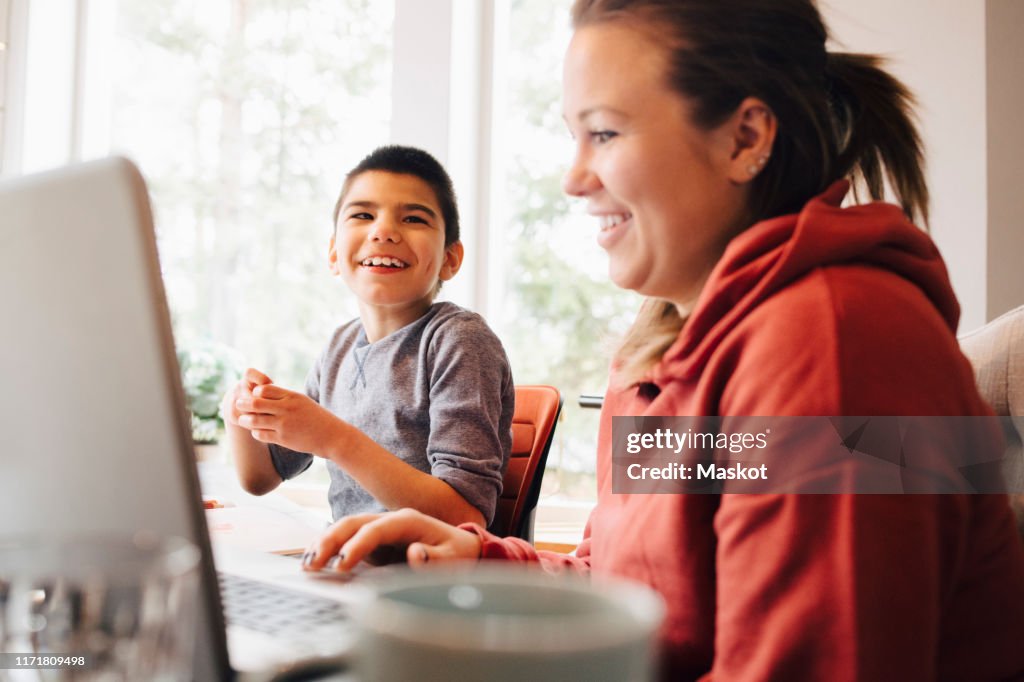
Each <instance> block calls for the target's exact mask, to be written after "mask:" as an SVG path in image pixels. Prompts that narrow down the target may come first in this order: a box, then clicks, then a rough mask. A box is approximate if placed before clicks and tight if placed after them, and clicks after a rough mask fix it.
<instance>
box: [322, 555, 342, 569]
mask: <svg viewBox="0 0 1024 682" xmlns="http://www.w3.org/2000/svg"><path fill="white" fill-rule="evenodd" d="M342 558H343V557H340V556H332V557H331V558H330V559H328V560H327V564H326V565H325V566H324V568H337V566H338V562H339V561H341V560H342Z"/></svg>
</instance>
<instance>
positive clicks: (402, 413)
mask: <svg viewBox="0 0 1024 682" xmlns="http://www.w3.org/2000/svg"><path fill="white" fill-rule="evenodd" d="M462 257H463V248H462V243H461V242H460V241H459V216H458V208H457V206H456V203H455V193H454V190H453V188H452V183H451V179H450V178H449V177H448V174H447V173H446V172H445V170H444V168H443V167H442V166H441V164H440V163H438V162H437V160H436V159H434V158H433V157H432V156H431V155H430V154H428V153H426V152H424V151H422V150H419V149H414V148H411V147H399V146H388V147H381V148H379V149H377V150H376V151H374V152H373V153H371V154H370V155H369V156H367V157H366V158H365V159H363V160H362V161H361V162H360V163H359V164H358V165H357V166H356V167H355V168H353V169H352V170H351V171H350V172H349V174H348V175H347V176H346V177H345V182H344V184H343V186H342V189H341V194H340V196H339V197H338V201H337V204H336V205H335V208H334V234H333V236H332V237H331V240H330V246H329V248H328V261H329V263H330V268H331V272H332V273H334V274H335V275H338V276H340V277H341V278H342V280H344V282H345V284H346V285H347V286H348V287H349V289H351V290H352V292H353V293H354V294H355V295H356V297H357V298H358V299H359V312H360V314H359V318H358V319H356V320H352V321H351V322H348V323H347V324H344V325H342V326H341V327H339V328H338V329H337V330H336V331H335V333H334V335H333V336H332V338H331V340H330V341H329V342H328V344H327V348H326V349H325V350H324V352H323V353H322V354H321V356H320V358H319V359H318V360H317V362H316V363H315V364H314V366H313V369H312V370H311V371H310V373H309V376H308V377H307V379H306V387H305V394H302V393H296V392H293V391H289V390H286V389H284V388H281V387H280V386H277V385H276V384H274V383H273V382H271V380H270V378H269V377H267V376H266V375H264V374H262V373H260V372H258V371H256V370H253V369H250V370H247V372H246V375H245V377H244V378H243V380H242V381H241V382H240V383H239V384H238V385H237V386H236V387H235V388H234V389H233V390H231V391H230V392H229V393H228V394H227V395H226V396H225V398H224V402H223V404H222V409H223V413H224V417H225V422H226V423H227V443H228V448H229V450H230V451H231V453H232V456H233V458H234V461H235V465H236V467H237V469H238V474H239V478H240V480H241V483H242V486H243V487H244V488H245V489H246V490H248V491H249V492H251V493H253V494H257V495H262V494H264V493H266V492H269V491H270V490H273V489H274V488H276V487H277V486H278V485H279V484H280V483H281V481H282V480H285V479H288V478H291V477H293V476H295V475H297V474H299V473H301V472H302V471H304V470H305V469H306V468H307V467H308V466H309V465H310V463H311V462H312V456H313V455H316V456H319V457H323V458H325V459H327V460H328V461H327V469H328V471H329V473H330V476H331V486H330V491H329V494H328V496H329V500H330V504H331V511H332V513H333V515H334V518H335V519H338V518H340V517H342V516H346V515H351V514H358V513H365V512H379V511H384V510H387V509H397V508H399V507H412V508H415V509H418V510H420V511H422V512H424V513H426V514H429V515H431V516H434V517H436V518H438V519H442V520H444V521H447V522H449V523H464V522H467V521H473V522H476V523H480V524H482V525H486V524H488V523H490V522H491V520H492V518H493V516H494V509H495V505H496V504H497V499H498V495H499V494H500V492H501V479H502V475H503V473H504V471H505V468H506V466H507V465H508V458H509V452H510V450H511V445H512V443H511V425H512V411H513V401H514V392H513V384H512V372H511V369H510V367H509V363H508V359H507V357H506V356H505V351H504V349H503V348H502V345H501V342H500V341H499V340H498V338H497V337H496V336H495V335H494V333H493V332H492V331H491V330H490V328H489V327H488V326H487V324H486V323H485V322H484V320H483V318H481V317H480V316H479V315H477V314H475V313H472V312H469V311H467V310H463V309H462V308H460V307H458V306H456V305H454V304H452V303H434V297H435V296H436V295H437V292H438V290H439V289H440V287H441V283H442V282H443V281H446V280H448V279H451V278H452V277H453V276H454V275H455V273H456V272H458V270H459V266H460V265H461V263H462Z"/></svg>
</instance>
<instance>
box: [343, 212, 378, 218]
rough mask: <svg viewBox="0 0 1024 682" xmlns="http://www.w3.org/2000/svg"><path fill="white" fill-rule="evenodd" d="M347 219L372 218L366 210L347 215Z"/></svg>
mask: <svg viewBox="0 0 1024 682" xmlns="http://www.w3.org/2000/svg"><path fill="white" fill-rule="evenodd" d="M348 219H349V220H373V216H372V215H370V214H369V213H367V212H366V211H360V212H359V213H353V214H352V215H350V216H349V217H348Z"/></svg>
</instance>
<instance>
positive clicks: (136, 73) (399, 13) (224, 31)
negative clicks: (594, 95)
mask: <svg viewBox="0 0 1024 682" xmlns="http://www.w3.org/2000/svg"><path fill="white" fill-rule="evenodd" d="M0 1H2V0H0ZM8 1H9V2H11V3H12V4H11V7H12V12H11V16H12V17H13V19H12V26H14V27H15V28H14V29H13V30H15V31H18V35H20V36H22V37H23V38H24V40H21V41H19V42H20V45H19V46H18V49H16V50H14V52H15V53H16V54H13V55H11V61H12V62H13V61H14V57H15V56H16V57H17V58H18V60H19V68H18V69H12V70H11V73H21V74H22V75H21V77H20V78H19V79H18V82H17V83H15V82H14V80H12V81H11V85H12V86H15V87H13V88H12V93H14V95H13V97H14V99H16V100H17V101H14V100H12V107H11V108H10V109H11V111H12V115H13V116H14V118H16V119H17V120H16V121H15V123H16V125H12V124H10V122H9V121H8V122H7V123H5V128H6V130H7V131H8V132H12V131H13V133H12V134H10V135H8V141H13V142H16V145H15V146H16V149H13V151H10V150H8V152H5V157H4V158H5V161H6V160H8V159H14V160H15V161H16V163H13V164H11V165H10V166H9V167H8V165H6V164H5V167H4V169H3V170H4V171H5V172H8V173H13V172H30V171H34V170H39V169H42V168H46V167H49V166H54V165H59V164H63V163H67V162H69V161H72V160H78V159H87V158H93V157H98V156H103V155H107V154H110V153H122V154H125V155H127V156H129V157H131V158H132V159H134V160H136V161H137V162H138V164H139V166H140V167H141V169H142V171H143V173H144V174H145V175H146V179H147V181H148V183H149V185H150V189H151V193H152V198H153V208H154V213H155V216H156V222H157V231H158V239H159V246H160V252H161V262H162V265H163V269H164V278H165V282H166V287H167V293H168V298H169V302H170V306H171V311H172V317H173V321H174V329H175V335H176V338H177V341H178V343H179V346H188V345H192V344H195V343H197V342H201V341H203V340H204V339H211V340H215V341H216V342H218V343H220V344H224V345H227V346H231V347H234V348H237V349H238V350H239V351H240V352H241V355H242V356H243V357H244V358H245V361H246V362H247V363H250V364H252V365H254V366H257V367H260V368H264V369H266V370H267V371H268V373H269V374H271V376H272V377H273V378H274V379H275V380H276V381H278V382H279V383H282V384H285V385H290V386H296V387H298V386H301V385H302V382H303V379H304V377H305V374H306V372H307V370H308V368H309V366H310V364H311V362H312V360H313V357H314V356H315V354H316V353H317V352H318V351H319V350H320V348H321V347H322V344H323V343H324V341H325V339H326V338H327V337H328V334H329V332H330V330H331V329H333V328H334V327H335V326H336V325H337V324H339V323H340V322H342V321H345V320H347V319H350V318H351V317H353V316H354V315H355V314H356V313H357V310H356V307H355V304H354V301H353V299H352V297H351V296H349V295H348V293H347V291H346V290H345V288H344V286H343V285H342V284H341V283H340V282H338V281H337V280H335V279H334V278H332V277H330V276H329V274H328V271H327V267H326V248H327V241H328V238H329V236H330V227H331V225H330V215H331V210H332V208H333V203H334V199H335V195H336V192H337V191H338V188H339V185H340V181H341V177H342V174H343V173H344V171H345V170H346V169H347V168H349V167H351V166H352V165H353V164H354V163H355V162H356V161H358V159H359V158H361V157H362V155H363V154H365V153H366V152H367V151H368V150H369V149H371V148H373V147H374V146H377V145H379V144H384V143H386V142H389V141H394V142H400V143H407V144H416V145H419V146H423V147H425V148H427V149H429V150H430V151H432V152H433V153H434V154H435V155H437V156H438V157H439V158H440V159H442V160H443V161H446V162H447V164H448V166H449V168H450V169H451V171H452V176H453V178H454V180H455V183H456V188H457V189H458V191H459V194H460V208H461V209H462V213H463V216H464V220H463V222H464V241H465V242H466V247H467V254H468V255H467V261H466V264H465V265H464V267H463V270H462V272H460V274H459V277H457V278H456V279H455V280H453V282H451V283H450V284H451V286H446V287H445V290H444V292H443V294H442V295H445V296H448V297H451V298H453V299H454V300H456V301H457V302H459V303H461V304H463V305H467V306H469V307H472V308H475V309H477V310H479V311H481V312H482V313H484V314H485V316H487V318H488V320H489V321H490V322H491V323H492V325H493V326H494V327H495V328H496V330H497V331H498V333H499V335H500V336H501V337H502V339H503V341H504V342H505V345H506V348H507V349H508V351H509V355H510V358H511V360H512V363H513V369H514V372H515V376H516V381H517V382H519V383H550V384H554V385H556V386H557V387H558V388H559V389H560V390H561V391H562V392H563V395H564V396H565V399H566V403H565V409H564V419H563V422H562V423H561V424H560V425H559V427H558V431H557V434H558V437H557V441H558V442H557V444H556V449H555V450H554V451H553V452H552V453H551V456H550V460H549V464H548V474H547V476H546V477H545V481H546V490H545V494H546V496H547V497H546V498H545V499H553V498H562V497H569V498H577V499H588V500H593V498H594V496H595V491H596V488H595V485H594V474H593V471H594V462H595V452H594V443H595V440H596V433H597V411H596V410H583V409H581V408H580V407H579V406H578V405H577V396H578V395H579V394H580V393H600V392H601V391H602V390H603V388H604V382H605V380H606V365H607V360H608V357H609V355H610V350H611V348H612V345H613V340H614V338H615V335H616V334H618V333H620V332H621V331H622V330H623V329H624V328H625V326H626V325H627V324H628V322H629V320H630V319H631V317H632V313H633V311H634V310H635V307H636V305H637V301H636V300H635V298H634V297H633V296H631V295H629V294H624V293H623V292H620V291H618V290H616V289H615V288H614V287H612V285H611V284H610V283H609V282H608V281H607V276H606V274H605V268H606V259H605V256H604V254H603V253H601V252H600V250H599V249H598V248H597V246H596V244H595V242H594V234H595V232H596V228H595V227H594V225H593V224H592V221H591V220H590V219H588V218H587V217H586V216H584V215H582V210H581V209H582V207H581V206H575V205H574V204H573V203H572V202H570V201H569V200H567V199H566V197H564V195H563V194H562V192H561V189H560V178H561V176H562V174H563V172H564V170H565V168H566V166H567V164H568V162H569V160H570V159H571V157H572V141H571V140H570V138H569V135H568V133H567V132H566V129H565V125H564V123H563V122H562V118H561V102H560V99H561V92H560V86H559V83H558V80H557V78H553V77H552V74H559V73H561V59H562V55H563V53H564V50H565V47H566V45H567V43H568V39H569V34H570V31H569V20H568V17H569V12H568V7H569V4H570V2H569V0H557V1H552V0H510V1H507V0H472V1H463V0H429V2H428V1H427V0H305V1H303V2H299V1H297V0H216V1H215V2H210V1H208V0H167V1H165V2H160V3H144V2H136V1H133V0H88V2H86V1H85V0H41V1H40V2H38V3H37V2H32V3H29V2H27V1H26V0H8ZM492 66H493V67H494V68H493V69H492ZM15 91H16V92H15ZM13 105H17V106H13ZM9 146H10V145H9ZM300 480H304V481H308V480H309V479H308V477H303V479H300ZM321 494H322V492H321ZM542 504H543V502H542Z"/></svg>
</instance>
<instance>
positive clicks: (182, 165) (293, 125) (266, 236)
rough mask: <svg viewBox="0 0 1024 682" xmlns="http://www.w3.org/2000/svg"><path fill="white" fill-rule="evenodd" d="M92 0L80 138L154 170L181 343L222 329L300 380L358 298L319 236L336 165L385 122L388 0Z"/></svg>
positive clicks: (326, 230)
mask: <svg viewBox="0 0 1024 682" xmlns="http://www.w3.org/2000/svg"><path fill="white" fill-rule="evenodd" d="M93 11H94V12H95V14H93V16H92V21H91V22H90V26H91V29H92V31H91V34H90V35H89V39H88V43H87V44H89V45H90V46H96V48H95V50H93V51H92V52H91V54H92V55H93V56H94V58H93V59H92V60H90V61H91V63H92V66H93V67H94V70H92V71H89V72H87V78H89V79H92V83H93V84H94V87H93V88H91V89H90V91H89V97H88V99H87V107H86V109H85V111H84V122H85V139H84V140H83V142H84V146H85V148H86V149H87V150H90V151H93V152H95V153H96V154H97V155H98V154H104V153H108V152H120V153H125V154H128V155H130V156H131V157H132V158H134V159H135V160H137V162H138V163H139V165H140V167H141V168H142V170H143V172H144V173H145V174H146V175H147V180H148V182H149V184H150V189H151V193H152V196H153V204H154V211H155V214H156V224H157V231H158V236H159V241H160V251H161V259H162V264H163V269H164V277H165V281H166V284H167V291H168V298H169V300H170V305H171V310H172V315H173V318H174V328H175V333H176V335H177V339H178V343H179V345H188V344H191V343H194V342H196V341H198V340H201V339H203V338H210V339H216V340H217V341H218V342H220V343H223V344H227V345H228V346H232V347H235V348H240V349H245V356H246V360H247V361H248V362H250V363H252V364H253V365H255V366H257V367H262V368H266V371H267V372H268V373H270V374H271V376H272V377H273V378H274V379H275V380H276V381H278V382H279V383H282V384H286V385H292V386H301V385H302V382H303V380H304V378H305V375H306V372H307V371H308V369H309V366H310V364H311V362H312V359H313V355H314V354H315V353H316V352H317V350H313V349H319V347H320V345H321V344H322V343H323V341H324V339H326V338H327V336H328V334H329V333H330V330H331V329H333V327H334V326H336V325H337V324H339V323H340V322H341V321H344V320H345V319H348V318H350V317H352V316H353V315H354V314H355V308H354V306H353V305H352V304H351V301H350V298H349V297H347V296H346V295H345V291H344V288H343V287H340V284H339V283H337V282H336V281H334V280H333V278H331V277H330V276H329V274H328V272H327V265H326V263H327V243H328V239H329V237H330V234H331V211H332V209H333V206H334V200H335V198H336V195H337V192H338V189H339V187H340V182H341V178H342V175H343V174H344V172H345V171H346V170H347V169H348V168H349V167H351V166H352V165H354V164H355V163H356V162H357V161H358V160H359V158H361V157H362V155H363V154H365V153H366V151H367V150H368V149H369V148H370V147H372V146H375V145H377V144H383V143H385V142H386V141H387V140H388V135H389V132H390V131H389V117H390V110H391V109H390V92H391V88H390V84H391V80H390V79H391V61H390V51H391V38H390V28H391V25H392V11H393V5H392V4H391V3H388V2H380V1H370V0H346V1H344V2H338V1H337V0H318V1H307V2H284V1H279V2H262V1H261V2H257V1H254V0H232V1H230V2H205V1H203V0H175V1H173V2H161V3H140V2H133V1H130V0H125V1H122V2H116V3H113V4H112V6H110V7H109V9H108V11H106V12H99V11H97V10H95V9H94V10H93ZM103 71H106V73H104V72H103ZM87 82H88V81H87ZM100 83H102V84H104V85H106V87H102V86H101V85H100Z"/></svg>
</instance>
